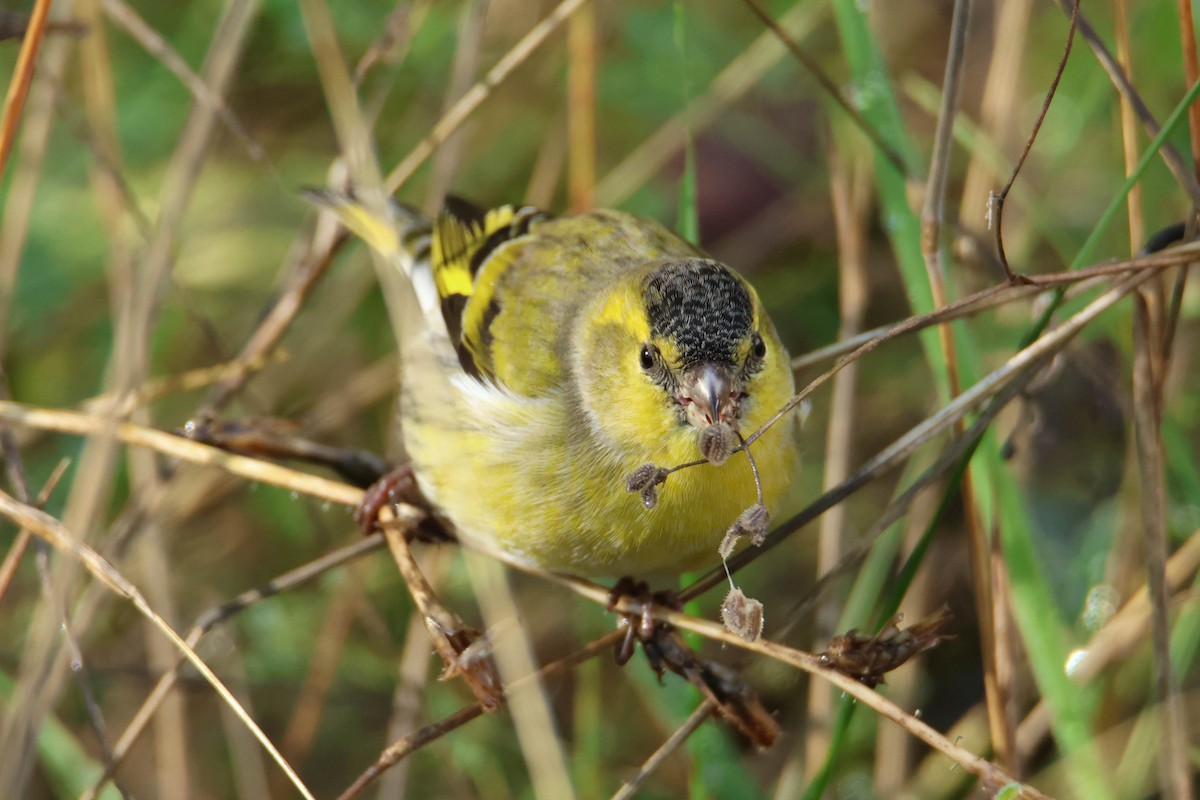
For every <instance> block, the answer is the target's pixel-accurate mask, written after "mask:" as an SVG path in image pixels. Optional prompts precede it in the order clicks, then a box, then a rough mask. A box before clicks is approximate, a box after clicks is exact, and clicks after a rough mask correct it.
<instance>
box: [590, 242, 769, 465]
mask: <svg viewBox="0 0 1200 800" xmlns="http://www.w3.org/2000/svg"><path fill="white" fill-rule="evenodd" d="M584 313H585V314H586V317H585V318H584V319H583V320H581V323H580V325H579V326H578V327H577V328H576V331H577V335H576V340H575V346H574V354H573V355H574V359H573V365H572V366H573V369H574V371H575V375H576V377H577V379H578V382H579V386H580V400H581V403H582V404H583V406H584V407H585V409H586V411H587V413H588V415H589V416H590V418H591V420H592V425H593V428H595V429H596V430H597V432H598V433H599V434H600V435H601V436H602V437H605V438H607V439H609V440H610V441H611V442H612V443H613V444H615V445H616V446H618V447H619V448H621V449H622V450H624V451H628V448H630V447H631V446H633V447H635V448H638V449H641V450H643V451H644V450H646V449H647V448H648V449H649V450H651V451H652V452H657V453H658V454H659V455H658V456H657V457H658V458H659V459H660V463H667V462H668V461H670V460H672V459H673V460H675V461H677V462H682V461H688V460H694V459H695V458H697V457H698V452H697V449H696V443H697V440H698V436H699V434H700V432H702V431H703V430H704V429H705V428H707V427H708V426H710V425H712V424H714V423H717V422H724V423H727V424H728V425H730V426H731V427H732V428H733V429H734V430H739V431H741V432H742V433H744V434H749V433H750V432H751V431H752V430H753V429H754V428H755V427H757V426H758V425H759V424H761V423H762V422H763V421H764V420H765V418H766V416H768V415H769V414H771V413H773V412H774V411H775V410H777V408H778V407H779V405H780V404H781V403H782V402H783V401H785V400H786V399H787V398H788V397H789V396H790V394H791V392H792V377H791V370H790V368H789V366H788V358H787V354H786V353H785V352H784V349H783V346H782V345H781V344H780V342H779V339H778V336H777V335H776V333H775V329H774V327H773V326H772V325H771V322H770V320H769V319H768V318H767V315H766V312H765V311H764V310H763V308H762V305H761V303H760V302H759V299H758V296H757V295H756V294H755V292H754V289H753V288H752V287H751V286H750V285H749V284H748V283H746V281H745V280H743V279H742V278H741V277H740V276H738V275H737V274H736V273H735V272H733V271H732V270H731V269H729V268H728V267H726V266H724V265H723V264H720V263H718V262H716V261H711V260H707V259H703V258H687V259H677V260H663V261H656V262H652V263H650V264H647V265H645V266H644V267H643V268H641V269H640V270H633V271H630V272H629V273H626V274H625V275H623V276H622V277H621V278H620V279H618V280H617V281H616V282H615V283H614V284H613V285H612V286H611V287H610V289H609V290H608V291H607V292H605V293H604V294H602V295H601V296H599V297H597V298H595V299H593V300H592V302H591V304H590V307H589V309H588V310H587V311H585V312H584ZM639 446H640V447H639Z"/></svg>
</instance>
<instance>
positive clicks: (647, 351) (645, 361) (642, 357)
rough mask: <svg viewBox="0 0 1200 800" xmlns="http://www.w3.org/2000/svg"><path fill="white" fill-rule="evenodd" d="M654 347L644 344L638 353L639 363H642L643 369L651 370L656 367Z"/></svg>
mask: <svg viewBox="0 0 1200 800" xmlns="http://www.w3.org/2000/svg"><path fill="white" fill-rule="evenodd" d="M654 362H655V359H654V348H653V347H651V346H650V345H648V344H644V345H642V351H641V352H640V353H639V354H638V363H639V364H641V365H642V369H644V370H646V371H647V372H649V371H650V370H652V369H654Z"/></svg>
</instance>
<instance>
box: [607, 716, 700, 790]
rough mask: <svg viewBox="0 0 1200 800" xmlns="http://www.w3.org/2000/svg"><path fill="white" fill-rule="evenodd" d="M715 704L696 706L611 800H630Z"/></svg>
mask: <svg viewBox="0 0 1200 800" xmlns="http://www.w3.org/2000/svg"><path fill="white" fill-rule="evenodd" d="M716 706H717V704H716V703H714V702H713V701H712V699H705V701H704V702H703V703H701V704H700V705H698V706H696V710H695V711H693V712H692V713H691V714H689V715H688V718H687V719H685V720H684V721H683V724H681V725H680V726H679V727H678V728H677V729H676V730H675V732H674V733H672V734H671V736H670V738H668V739H667V740H666V741H665V742H663V743H662V744H661V745H659V747H658V749H657V750H655V751H654V752H653V753H651V754H650V757H649V758H647V759H646V761H645V763H643V764H642V766H641V767H640V768H639V769H638V771H637V774H636V775H634V776H633V777H632V778H630V779H629V780H627V781H625V783H623V784H621V788H620V789H618V790H617V792H616V794H614V795H613V796H612V800H630V798H632V797H633V796H634V795H636V794H637V792H638V790H639V789H641V788H642V784H644V783H645V782H646V781H647V780H649V779H650V776H651V775H653V774H654V773H655V772H657V771H658V768H659V767H661V766H662V765H663V762H664V761H666V760H667V759H668V758H670V757H671V754H672V753H674V752H675V751H676V750H678V749H679V748H680V747H682V746H683V743H684V742H686V741H687V740H688V738H689V737H690V736H691V735H692V734H693V733H695V732H696V729H697V728H699V727H700V726H701V725H702V724H703V723H704V720H706V719H708V718H709V716H711V715H712V712H713V709H714V708H716Z"/></svg>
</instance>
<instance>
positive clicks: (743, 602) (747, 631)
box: [721, 586, 764, 642]
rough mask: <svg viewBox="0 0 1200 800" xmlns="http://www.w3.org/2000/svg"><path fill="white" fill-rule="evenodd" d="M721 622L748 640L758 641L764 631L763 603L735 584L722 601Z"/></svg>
mask: <svg viewBox="0 0 1200 800" xmlns="http://www.w3.org/2000/svg"><path fill="white" fill-rule="evenodd" d="M721 622H723V623H724V624H725V627H726V629H728V630H729V631H731V632H732V633H736V634H737V635H738V636H740V637H742V638H743V639H745V640H746V641H747V642H754V641H758V637H760V636H762V632H763V623H764V620H763V604H762V603H760V602H758V601H757V600H755V599H754V598H753V597H746V595H744V594H743V593H742V590H741V589H739V588H737V587H736V586H735V587H733V588H732V589H730V590H729V594H727V595H725V599H724V600H723V601H721Z"/></svg>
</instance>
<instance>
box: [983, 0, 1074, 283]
mask: <svg viewBox="0 0 1200 800" xmlns="http://www.w3.org/2000/svg"><path fill="white" fill-rule="evenodd" d="M1079 3H1080V0H1075V5H1074V6H1073V7H1072V10H1071V28H1070V30H1069V31H1068V32H1067V45H1066V47H1065V48H1063V54H1062V58H1061V59H1060V60H1059V62H1058V69H1057V70H1055V72H1054V80H1052V81H1051V82H1050V88H1049V89H1047V90H1046V99H1045V100H1043V101H1042V110H1041V111H1040V112H1038V116H1037V121H1036V122H1034V123H1033V130H1032V131H1030V133H1029V138H1028V139H1026V140H1025V148H1024V149H1023V150H1022V151H1021V157H1020V158H1018V159H1017V163H1016V166H1014V167H1013V171H1012V175H1010V176H1009V178H1008V183H1006V184H1004V188H1003V189H1001V190H1000V193H999V194H997V195H995V197H994V198H992V200H991V209H990V211H991V212H992V215H991V217H990V219H991V221H992V224H993V225H995V227H996V254H997V256H998V257H999V258H1000V264H1001V265H1002V266H1003V267H1004V274H1005V276H1006V277H1007V278H1008V280H1009V282H1010V283H1017V282H1019V281H1020V280H1021V278H1018V277H1017V276H1016V275H1014V274H1013V271H1012V268H1011V267H1010V266H1009V265H1008V256H1006V255H1005V254H1004V200H1005V198H1007V197H1008V192H1009V190H1010V189H1012V187H1013V184H1014V183H1015V182H1016V180H1017V175H1019V174H1020V173H1021V167H1022V166H1023V165H1024V164H1025V159H1026V158H1027V157H1028V156H1029V151H1030V150H1032V149H1033V143H1034V141H1035V140H1036V139H1037V135H1038V131H1039V130H1041V128H1042V122H1044V121H1045V119H1046V112H1048V111H1049V110H1050V101H1052V100H1053V99H1054V93H1055V92H1057V91H1058V82H1059V81H1061V80H1062V76H1063V71H1064V70H1066V68H1067V59H1068V58H1069V57H1070V55H1071V44H1072V43H1073V42H1074V41H1075V28H1076V26H1077V24H1078V22H1079Z"/></svg>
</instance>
